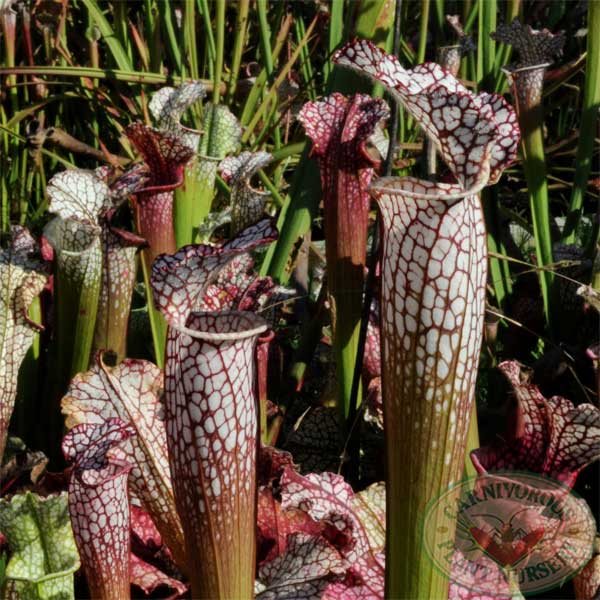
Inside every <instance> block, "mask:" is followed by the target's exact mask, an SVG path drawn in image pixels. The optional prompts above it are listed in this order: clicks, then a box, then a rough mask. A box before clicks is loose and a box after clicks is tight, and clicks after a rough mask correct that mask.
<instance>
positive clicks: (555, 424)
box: [471, 361, 600, 487]
mask: <svg viewBox="0 0 600 600" xmlns="http://www.w3.org/2000/svg"><path fill="white" fill-rule="evenodd" d="M499 369H500V370H501V371H502V373H504V375H505V376H506V378H507V379H508V380H509V382H510V384H511V386H512V389H513V392H514V394H515V396H516V399H517V403H518V405H517V408H516V418H513V419H511V422H512V423H513V428H512V430H510V431H508V432H507V434H506V436H505V437H506V441H503V440H498V442H497V443H495V444H494V445H492V446H487V447H484V448H479V449H477V450H474V451H473V452H472V453H471V460H472V461H473V465H474V466H475V468H476V469H477V471H478V472H479V473H487V472H488V471H499V470H520V471H529V472H532V473H540V474H542V475H545V476H547V477H552V478H553V479H556V480H558V481H561V482H562V483H564V484H565V485H568V486H569V487H573V485H574V484H575V481H576V479H577V475H578V474H579V472H580V471H581V470H582V469H584V468H585V467H586V466H587V465H589V464H590V463H591V462H593V461H595V460H598V459H600V410H598V408H597V407H595V406H594V405H592V404H580V405H579V406H577V407H574V406H573V404H572V403H571V402H570V401H569V400H567V399H566V398H561V397H559V396H554V397H553V398H550V399H549V400H547V399H546V398H544V397H543V396H542V394H541V393H540V391H539V390H538V388H537V387H536V386H535V385H532V384H529V383H527V382H526V381H522V375H521V367H520V366H519V364H518V363H516V362H514V361H507V362H503V363H501V364H500V365H499Z"/></svg>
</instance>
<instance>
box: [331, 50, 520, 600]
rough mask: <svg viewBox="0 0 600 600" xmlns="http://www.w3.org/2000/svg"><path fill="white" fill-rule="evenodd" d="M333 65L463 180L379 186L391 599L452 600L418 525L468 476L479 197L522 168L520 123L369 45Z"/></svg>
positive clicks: (446, 78) (482, 258) (477, 335)
mask: <svg viewBox="0 0 600 600" xmlns="http://www.w3.org/2000/svg"><path fill="white" fill-rule="evenodd" d="M334 62H336V63H337V64H339V65H341V66H345V67H350V68H352V69H354V70H357V71H359V72H360V73H362V74H364V75H367V76H368V77H370V78H372V79H375V80H376V81H378V82H380V83H382V84H383V85H384V86H386V87H387V88H388V89H389V91H390V92H391V93H392V94H394V95H395V97H396V98H397V100H398V101H399V103H400V104H401V105H402V106H403V107H404V108H405V109H406V110H407V112H409V113H410V114H411V115H412V116H413V117H414V118H415V119H416V120H417V122H418V123H419V124H420V125H421V127H422V128H423V130H424V132H425V134H426V135H427V136H428V138H430V139H431V140H432V141H433V143H434V145H435V146H436V147H437V148H438V149H439V151H440V154H441V157H442V159H443V160H444V162H445V163H446V164H447V166H448V167H449V168H450V170H451V171H452V173H453V175H454V177H455V178H456V181H457V182H458V183H457V184H446V183H433V182H428V181H419V180H418V179H414V178H412V177H404V178H398V179H393V178H383V179H380V180H378V181H377V182H376V183H375V184H374V185H372V186H371V193H372V195H373V196H374V198H375V200H376V201H377V203H378V205H379V210H380V213H381V216H382V223H383V226H382V257H381V279H382V284H381V288H382V289H381V336H382V365H383V369H382V382H383V398H384V414H385V418H384V422H385V427H386V431H387V435H386V446H387V457H388V464H387V467H388V472H389V474H390V476H389V481H388V490H387V494H388V498H389V499H390V501H391V502H393V503H394V508H395V510H394V512H393V513H391V514H390V515H389V517H388V532H387V535H388V545H387V560H388V561H389V563H390V568H389V569H388V572H387V573H386V577H387V582H386V585H387V593H389V594H392V595H393V594H397V595H399V594H402V595H403V596H405V597H418V596H420V595H422V594H423V593H428V594H430V595H431V594H434V595H445V594H446V593H447V585H448V582H447V581H446V580H444V579H443V578H442V577H441V576H440V575H439V574H437V573H435V572H433V571H432V567H431V564H430V563H429V562H428V561H429V559H428V558H427V557H426V556H424V555H423V552H422V546H421V543H420V534H419V523H420V519H421V518H422V515H423V514H424V511H425V507H426V505H427V503H428V502H429V501H430V500H431V499H432V498H433V497H435V496H436V494H439V493H440V492H442V491H444V490H446V489H447V487H448V486H449V485H450V484H451V483H453V482H456V481H457V480H458V479H459V478H460V476H461V474H462V470H463V458H464V451H465V444H466V434H467V426H468V421H469V414H470V409H471V405H472V402H473V397H474V393H475V377H476V373H477V364H478V358H479V351H480V348H481V338H482V330H483V313H484V308H485V281H486V268H487V247H486V239H485V226H484V221H483V214H482V210H481V206H480V202H479V198H478V197H477V192H478V191H479V190H480V189H481V188H482V187H483V186H485V185H486V184H488V183H495V182H496V181H497V180H498V178H499V177H500V175H501V173H502V170H503V169H504V168H505V167H506V166H507V165H508V164H510V163H511V162H512V161H513V160H514V157H515V154H516V150H517V145H518V142H519V135H520V134H519V128H518V125H517V118H516V115H515V112H514V110H513V109H512V107H511V106H510V105H508V104H507V103H506V102H505V101H504V99H503V98H501V97H500V96H495V95H490V94H486V93H482V94H477V95H475V94H473V93H471V92H470V91H468V90H467V89H466V88H465V87H464V86H462V84H461V83H460V82H459V81H458V80H457V79H456V78H455V77H453V76H452V75H451V74H450V73H449V72H447V71H445V70H444V69H443V68H441V67H440V66H439V65H436V64H433V63H425V64H423V65H418V66H417V67H415V68H414V69H412V70H410V71H408V70H406V69H404V68H403V67H402V66H401V65H400V62H399V61H398V59H397V58H396V57H395V56H391V55H386V54H385V52H383V51H382V50H380V49H379V48H377V47H376V46H375V45H373V44H372V43H371V42H368V41H364V40H362V41H360V40H359V41H356V42H352V43H350V44H348V45H346V46H345V47H343V48H341V49H340V50H338V51H337V52H336V53H335V55H334ZM397 439H400V440H402V444H401V445H400V446H398V444H397ZM407 490H411V493H407ZM425 590H427V592H425Z"/></svg>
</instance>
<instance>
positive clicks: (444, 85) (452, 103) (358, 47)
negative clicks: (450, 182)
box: [333, 40, 520, 191]
mask: <svg viewBox="0 0 600 600" xmlns="http://www.w3.org/2000/svg"><path fill="white" fill-rule="evenodd" d="M333 60H334V62H336V63H337V64H339V65H341V66H345V67H349V68H352V69H355V70H357V71H359V72H360V73H362V74H364V75H366V76H368V77H370V78H372V79H375V80H376V81H378V82H380V83H382V84H383V85H384V86H386V87H387V88H388V89H389V90H390V92H391V93H393V94H394V95H395V96H396V97H397V98H398V100H399V101H400V103H401V104H402V106H403V107H404V108H405V109H406V110H407V111H408V112H409V113H410V114H411V115H412V116H413V117H414V118H415V119H416V120H417V122H418V123H419V124H420V125H421V127H422V128H423V130H424V132H425V134H426V135H427V136H428V137H429V138H430V139H431V140H433V142H434V144H435V145H436V146H437V147H438V149H439V151H440V154H441V156H442V158H443V160H444V162H445V163H446V164H447V165H448V167H449V168H450V170H451V171H452V172H453V173H454V175H455V177H456V178H457V180H458V181H459V182H460V183H461V185H462V186H463V189H465V190H468V189H472V188H473V189H474V191H476V188H481V187H483V186H484V185H486V183H488V179H489V183H490V184H492V183H496V181H498V179H499V177H500V175H501V174H502V171H503V170H504V169H505V168H506V167H507V166H508V165H510V164H511V163H512V162H513V161H514V159H515V156H516V153H517V146H518V143H519V136H520V133H519V126H518V123H517V118H516V115H515V113H514V110H513V108H512V107H511V106H510V105H509V104H508V103H507V102H506V101H505V100H504V99H503V98H502V97H501V96H498V95H496V94H488V93H486V92H482V93H480V94H477V95H475V94H473V93H472V92H470V91H469V90H467V89H466V88H465V87H464V86H463V85H462V84H461V83H460V82H459V81H458V80H457V79H456V78H455V77H453V76H452V75H451V74H450V73H449V72H447V71H445V70H444V69H443V68H442V67H440V65H437V64H435V63H424V64H422V65H417V66H416V67H415V68H414V69H412V70H406V69H404V68H403V67H402V65H401V64H400V62H399V61H398V59H397V58H396V57H395V56H393V55H390V54H385V52H383V50H381V49H379V48H377V46H375V45H374V44H372V43H371V42H369V41H367V40H358V41H356V42H352V43H350V44H348V45H346V46H344V47H343V48H341V49H340V50H338V51H337V52H336V53H335V54H334V57H333Z"/></svg>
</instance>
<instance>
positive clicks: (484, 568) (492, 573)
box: [422, 471, 596, 596]
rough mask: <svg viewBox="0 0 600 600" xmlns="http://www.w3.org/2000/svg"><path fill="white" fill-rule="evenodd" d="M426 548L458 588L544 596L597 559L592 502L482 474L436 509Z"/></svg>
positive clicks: (555, 488)
mask: <svg viewBox="0 0 600 600" xmlns="http://www.w3.org/2000/svg"><path fill="white" fill-rule="evenodd" d="M422 527H423V542H424V544H425V548H426V549H427V553H428V555H429V557H430V558H431V560H432V561H433V563H434V564H435V566H436V567H437V568H438V569H440V570H441V571H443V572H444V574H445V575H447V576H448V578H449V579H450V581H451V584H452V585H454V586H458V587H462V588H466V589H468V590H471V591H473V592H478V593H480V594H490V595H492V596H502V595H506V596H511V595H512V594H513V593H514V592H515V591H517V590H520V592H521V593H522V594H525V595H526V594H532V593H538V592H541V591H544V590H548V589H551V588H554V587H556V586H559V585H561V584H562V583H564V582H565V581H567V580H568V579H570V578H571V577H573V575H575V574H576V573H577V572H578V571H579V570H580V569H581V568H583V567H584V566H585V565H586V564H587V562H588V561H589V560H590V558H591V555H592V548H593V543H594V537H595V533H596V525H595V523H594V517H593V516H592V514H591V512H590V509H589V507H588V505H587V503H586V502H585V501H584V500H582V499H581V498H579V497H577V496H576V495H575V494H573V493H572V492H571V491H570V490H569V489H568V488H567V487H566V486H564V485H562V484H561V483H559V482H557V481H554V480H552V479H548V478H546V477H542V476H540V475H534V474H530V473H523V472H515V471H511V472H508V471H504V472H501V473H493V474H487V475H480V476H479V477H477V478H473V479H467V480H464V481H462V482H461V483H459V484H457V485H454V486H452V487H451V488H450V489H449V490H448V491H446V492H445V493H444V494H442V495H441V496H440V497H439V498H437V499H436V500H434V501H433V502H431V503H430V504H429V506H428V508H427V511H426V513H425V517H424V519H423V523H422Z"/></svg>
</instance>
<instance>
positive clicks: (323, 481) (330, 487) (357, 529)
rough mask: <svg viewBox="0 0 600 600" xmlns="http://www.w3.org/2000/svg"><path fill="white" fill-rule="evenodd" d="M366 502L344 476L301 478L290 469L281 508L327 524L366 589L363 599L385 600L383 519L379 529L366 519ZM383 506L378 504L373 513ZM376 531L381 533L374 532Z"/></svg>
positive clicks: (283, 484)
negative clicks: (302, 512) (296, 511)
mask: <svg viewBox="0 0 600 600" xmlns="http://www.w3.org/2000/svg"><path fill="white" fill-rule="evenodd" d="M376 495H377V494H375V496H376ZM375 496H374V497H375ZM380 498H381V500H382V499H383V496H382V495H381V496H380ZM363 500H364V499H359V498H358V495H355V494H354V492H353V491H352V488H351V487H350V486H349V485H348V484H347V483H346V482H345V481H344V479H343V477H341V476H339V475H335V474H334V473H321V474H316V473H310V474H309V475H306V476H302V475H300V474H299V473H296V472H295V471H293V470H292V469H290V468H289V467H288V468H286V469H285V470H284V472H283V476H282V477H281V506H282V508H283V509H284V510H287V509H290V508H299V509H301V510H303V511H305V512H307V513H308V514H309V515H310V516H311V517H312V518H313V519H314V520H315V521H324V522H326V523H328V524H329V525H330V526H331V527H332V528H333V531H332V532H331V533H330V534H329V536H328V537H330V538H332V543H334V544H335V546H336V548H338V550H339V551H340V553H341V555H342V556H343V557H344V559H345V560H346V561H347V566H348V569H347V570H348V572H349V573H350V574H351V575H353V577H354V578H355V580H356V582H355V583H356V584H357V585H360V586H361V587H362V588H363V595H362V597H363V598H382V597H383V583H384V581H383V579H384V577H383V574H384V570H385V558H384V556H383V543H382V542H383V520H384V517H383V515H381V516H380V518H381V519H382V520H381V521H379V527H377V525H375V523H374V522H373V520H372V519H371V518H365V517H366V512H365V506H364V501H363ZM382 504H383V502H375V503H374V506H373V507H372V508H373V510H375V511H376V510H377V509H376V506H377V505H379V506H380V507H381V505H382ZM377 528H379V530H380V531H379V534H377V533H376V531H375V530H374V529H377Z"/></svg>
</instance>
